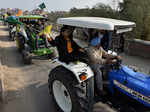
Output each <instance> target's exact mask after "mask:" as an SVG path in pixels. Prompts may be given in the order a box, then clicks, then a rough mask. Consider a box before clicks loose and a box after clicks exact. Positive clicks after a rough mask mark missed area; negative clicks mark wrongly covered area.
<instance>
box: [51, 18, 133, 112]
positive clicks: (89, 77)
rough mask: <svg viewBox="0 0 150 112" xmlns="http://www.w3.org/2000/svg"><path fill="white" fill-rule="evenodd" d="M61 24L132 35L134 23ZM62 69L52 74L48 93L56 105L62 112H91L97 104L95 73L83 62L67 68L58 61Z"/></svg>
mask: <svg viewBox="0 0 150 112" xmlns="http://www.w3.org/2000/svg"><path fill="white" fill-rule="evenodd" d="M57 23H58V24H61V25H68V26H74V27H79V28H92V29H103V30H108V31H111V32H115V33H123V32H128V31H132V28H133V27H135V23H134V22H128V21H122V20H115V19H108V18H99V17H69V18H59V19H58V20H57ZM54 62H56V63H58V64H59V65H58V66H57V67H55V68H54V69H52V71H51V72H50V74H49V89H50V93H51V94H52V97H53V99H54V101H55V102H56V104H57V106H58V107H59V109H60V110H61V111H63V112H91V110H92V106H93V103H94V95H95V93H94V72H93V71H92V69H91V68H90V66H89V65H87V64H85V63H83V62H77V63H76V62H70V63H69V64H66V63H64V62H61V61H59V59H55V60H54Z"/></svg>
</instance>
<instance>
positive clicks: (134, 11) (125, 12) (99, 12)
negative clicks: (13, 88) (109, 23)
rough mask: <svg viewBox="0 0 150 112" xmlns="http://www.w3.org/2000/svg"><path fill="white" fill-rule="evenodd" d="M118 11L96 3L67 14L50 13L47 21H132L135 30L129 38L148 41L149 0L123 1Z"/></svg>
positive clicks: (149, 33)
mask: <svg viewBox="0 0 150 112" xmlns="http://www.w3.org/2000/svg"><path fill="white" fill-rule="evenodd" d="M119 9H120V10H119V11H116V10H114V9H112V8H111V7H110V6H108V5H105V4H102V3H98V4H96V5H95V6H93V8H84V9H77V8H72V9H71V10H70V11H69V12H61V13H60V12H51V13H50V14H49V20H50V21H51V22H53V23H55V22H56V20H57V18H60V17H77V16H80V17H82V16H88V17H106V18H114V19H123V20H128V21H134V22H135V23H136V28H135V29H134V31H133V32H131V33H129V36H130V38H131V37H132V38H140V39H143V40H150V0H124V2H122V3H119Z"/></svg>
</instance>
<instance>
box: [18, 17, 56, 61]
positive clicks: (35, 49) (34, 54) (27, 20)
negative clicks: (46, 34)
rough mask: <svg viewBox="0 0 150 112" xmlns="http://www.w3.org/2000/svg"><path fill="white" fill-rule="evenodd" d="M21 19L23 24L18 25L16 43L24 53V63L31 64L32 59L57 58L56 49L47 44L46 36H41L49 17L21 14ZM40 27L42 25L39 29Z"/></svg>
mask: <svg viewBox="0 0 150 112" xmlns="http://www.w3.org/2000/svg"><path fill="white" fill-rule="evenodd" d="M19 21H20V22H22V23H23V24H18V25H17V37H16V45H17V47H18V51H19V52H20V53H21V54H22V57H23V61H24V64H31V63H32V59H51V58H55V49H54V48H53V47H52V46H51V45H49V46H48V47H47V46H46V41H45V38H43V37H42V36H40V33H41V32H42V31H43V30H44V28H45V26H44V25H43V24H41V25H38V23H39V22H44V23H45V22H46V21H47V19H46V18H44V17H43V16H19ZM39 27H42V28H41V29H40V30H39Z"/></svg>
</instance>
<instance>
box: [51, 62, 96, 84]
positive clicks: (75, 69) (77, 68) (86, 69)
mask: <svg viewBox="0 0 150 112" xmlns="http://www.w3.org/2000/svg"><path fill="white" fill-rule="evenodd" d="M53 62H57V63H59V64H61V65H62V66H63V67H65V68H66V69H67V70H69V71H71V72H72V73H73V74H74V75H75V77H76V79H77V81H78V83H82V82H84V81H86V80H88V79H89V78H91V77H93V76H94V73H93V71H92V69H91V68H90V66H88V65H87V64H85V63H83V62H77V63H73V62H71V63H69V64H66V63H63V62H61V61H59V60H58V59H55V60H54V61H53ZM53 62H52V63H53ZM82 74H85V75H86V78H85V80H81V75H82Z"/></svg>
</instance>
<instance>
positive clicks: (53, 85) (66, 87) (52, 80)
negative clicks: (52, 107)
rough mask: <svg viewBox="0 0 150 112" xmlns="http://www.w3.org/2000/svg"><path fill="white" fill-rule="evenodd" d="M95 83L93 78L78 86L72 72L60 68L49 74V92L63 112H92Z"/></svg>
mask: <svg viewBox="0 0 150 112" xmlns="http://www.w3.org/2000/svg"><path fill="white" fill-rule="evenodd" d="M93 81H94V80H93V78H91V79H88V80H87V81H85V82H83V83H81V84H78V83H76V79H75V78H74V77H73V74H72V72H70V71H69V70H66V69H65V68H63V67H62V66H58V67H56V68H55V69H53V70H52V71H51V73H50V74H49V90H50V93H51V94H52V97H53V100H54V101H55V102H56V104H57V106H58V108H59V110H61V111H62V112H91V110H92V105H93V97H94V87H92V85H93V84H94V83H93ZM93 86H94V85H93Z"/></svg>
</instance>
